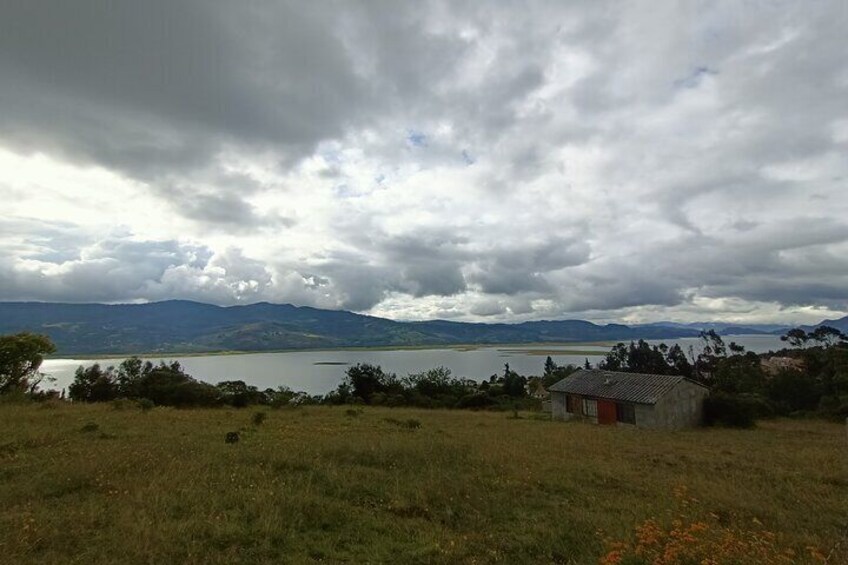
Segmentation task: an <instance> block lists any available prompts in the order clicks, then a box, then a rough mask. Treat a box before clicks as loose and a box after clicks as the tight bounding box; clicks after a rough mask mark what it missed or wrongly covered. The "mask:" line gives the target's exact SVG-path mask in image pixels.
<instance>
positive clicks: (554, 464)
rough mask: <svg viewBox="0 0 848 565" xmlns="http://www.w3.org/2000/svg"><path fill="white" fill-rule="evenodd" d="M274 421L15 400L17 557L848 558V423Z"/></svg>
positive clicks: (2, 538) (8, 520)
mask: <svg viewBox="0 0 848 565" xmlns="http://www.w3.org/2000/svg"><path fill="white" fill-rule="evenodd" d="M256 412H257V410H256V409H251V408H247V409H242V410H237V409H204V410H199V409H198V410H176V409H168V408H154V409H152V410H148V411H141V410H139V409H138V408H136V407H135V406H133V405H129V404H127V405H122V404H118V405H116V406H113V405H108V404H107V405H70V404H61V403H54V404H45V405H38V404H32V405H8V404H7V405H0V561H2V562H6V563H20V564H23V563H39V564H45V563H86V564H93V563H119V562H120V563H233V562H248V563H280V562H284V563H287V562H291V563H304V562H331V563H332V562H344V561H348V562H386V563H389V562H391V563H496V562H502V563H535V562H539V563H597V562H599V560H601V559H604V562H607V563H614V562H618V561H619V560H621V561H622V562H627V563H639V562H640V561H638V560H634V557H633V555H634V554H635V553H638V552H642V553H641V555H643V557H644V556H645V555H648V553H646V551H648V550H650V549H651V544H652V543H653V544H654V545H655V546H656V547H654V548H653V549H657V548H659V547H660V546H659V545H657V544H660V543H661V544H664V545H663V546H662V547H663V548H665V550H666V551H670V550H668V548H667V546H668V545H669V544H670V541H669V540H670V539H671V538H674V539H675V540H677V537H676V536H678V533H676V532H678V530H679V531H681V532H682V531H684V530H685V531H686V532H688V534H687V535H689V536H690V538H692V540H690V541H688V542H686V543H689V544H690V545H691V546H693V548H694V547H695V546H697V545H698V544H699V543H704V544H706V543H708V541H709V540H712V541H709V543H716V544H719V543H723V544H726V545H727V544H729V545H727V552H728V553H727V554H726V556H725V557H724V558H723V557H722V556H721V555H718V554H716V556H717V559H719V560H718V561H716V562H717V563H725V562H726V563H744V562H757V561H761V560H762V559H765V558H766V557H763V556H768V559H773V560H774V561H773V562H781V563H782V562H792V563H805V562H818V561H822V560H828V562H830V563H843V562H848V540H846V528H848V442H846V433H845V427H844V426H841V425H837V424H829V423H825V422H819V421H789V420H782V421H774V422H764V423H761V424H760V425H759V427H758V428H756V429H754V430H726V429H699V430H692V431H686V432H676V433H669V432H655V431H650V432H649V431H640V430H629V429H616V428H602V427H593V426H590V425H586V424H579V423H561V422H551V421H549V420H546V419H544V418H543V417H541V416H542V415H540V414H521V415H520V417H519V418H518V419H515V418H513V417H512V416H513V415H512V413H509V414H505V413H502V412H469V411H458V410H457V411H435V410H434V411H430V410H415V409H401V408H396V409H389V408H369V407H364V408H351V407H344V406H341V407H325V406H320V407H319V406H316V407H303V408H292V409H281V410H266V412H267V414H266V417H265V418H264V421H262V418H261V417H260V418H257V417H255V413H256ZM230 431H240V440H239V441H238V442H237V443H231V444H228V443H226V442H225V441H224V439H225V436H226V434H227V432H230ZM695 524H697V525H698V526H697V527H695V526H693V525H695ZM689 526H692V528H689ZM687 528H689V529H687ZM649 530H650V531H653V532H654V536H655V537H657V536H659V537H660V538H663V536H665V537H664V538H663V539H664V540H665V541H662V542H657V541H656V540H655V539H654V537H651V536H648V535H647V534H646V532H648V533H650V532H649ZM690 530H691V531H690ZM657 531H659V532H660V533H657ZM711 532H712V533H711ZM669 536H670V537H669ZM681 539H683V540H684V541H679V540H677V541H679V543H684V542H685V540H689V538H685V537H683V538H681ZM677 541H675V543H677ZM733 543H735V544H736V546H734V547H735V549H734V547H731V545H732V544H733ZM710 547H711V548H712V547H713V546H710ZM716 547H717V546H716ZM722 547H724V546H722ZM684 549H685V548H684ZM690 549H692V548H690ZM702 549H703V551H708V550H709V551H712V552H714V548H713V549H709V548H707V546H704V548H702ZM678 550H680V549H679V548H678ZM680 551H682V550H680ZM693 551H694V553H697V551H695V550H694V549H693ZM698 551H700V550H698ZM734 551H735V553H734ZM757 551H762V553H756V552H757ZM634 552H635V553H634ZM740 552H742V553H740ZM744 552H750V553H749V554H747V555H748V557H749V558H750V561H748V560H747V559H748V557H743V558H740V557H739V555H742V554H743V553H744ZM680 555H684V554H680ZM685 555H688V554H685ZM672 557H673V556H672ZM628 559H629V561H628ZM645 559H646V558H645ZM680 559H681V562H682V561H683V559H682V558H680ZM722 559H725V560H722ZM784 559H785V560H786V561H784ZM668 562H676V561H668Z"/></svg>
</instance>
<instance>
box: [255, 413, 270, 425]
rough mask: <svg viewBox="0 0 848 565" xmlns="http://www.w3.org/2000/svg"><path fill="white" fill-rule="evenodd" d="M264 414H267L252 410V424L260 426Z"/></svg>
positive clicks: (263, 419)
mask: <svg viewBox="0 0 848 565" xmlns="http://www.w3.org/2000/svg"><path fill="white" fill-rule="evenodd" d="M266 416H267V414H265V412H254V413H253V418H252V421H253V425H254V426H261V425H262V422H264V421H265V417H266Z"/></svg>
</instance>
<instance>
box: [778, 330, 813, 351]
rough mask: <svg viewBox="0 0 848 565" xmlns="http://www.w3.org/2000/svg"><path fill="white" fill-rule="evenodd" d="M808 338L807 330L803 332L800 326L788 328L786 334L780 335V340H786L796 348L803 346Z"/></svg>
mask: <svg viewBox="0 0 848 565" xmlns="http://www.w3.org/2000/svg"><path fill="white" fill-rule="evenodd" d="M809 340H810V336H808V335H807V332H805V331H804V330H802V329H801V328H795V329H794V330H789V331H788V332H786V335H782V336H780V341H787V342H789V345H791V346H792V347H794V348H796V349H798V348H803V347H804V346H806V345H807V342H808V341H809Z"/></svg>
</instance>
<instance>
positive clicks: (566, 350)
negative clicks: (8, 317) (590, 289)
mask: <svg viewBox="0 0 848 565" xmlns="http://www.w3.org/2000/svg"><path fill="white" fill-rule="evenodd" d="M616 343H618V342H617V341H580V342H577V341H569V342H536V343H472V344H451V345H444V344H442V345H374V346H362V347H319V348H291V349H263V350H253V351H245V350H219V351H192V352H178V351H150V352H144V353H58V354H54V355H50V356H48V357H46V359H91V360H98V359H125V358H128V357H141V358H144V359H153V358H163V359H164V358H175V357H212V356H225V355H255V354H260V353H312V352H316V353H317V352H321V351H415V350H432V349H452V350H455V351H475V350H477V349H499V350H502V351H504V352H507V353H524V354H526V355H540V356H541V355H551V356H554V355H584V356H601V355H606V352H605V351H595V350H590V349H585V347H587V346H590V347H591V346H593V347H613V346H614V345H615V344H616ZM581 347H583V348H584V349H581Z"/></svg>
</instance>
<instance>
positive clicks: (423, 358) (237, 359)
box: [41, 335, 784, 394]
mask: <svg viewBox="0 0 848 565" xmlns="http://www.w3.org/2000/svg"><path fill="white" fill-rule="evenodd" d="M724 339H725V342H726V343H730V342H731V341H735V342H736V343H738V344H740V345H744V346H745V347H746V348H747V349H748V350H749V351H754V352H756V353H764V352H767V351H770V350H776V349H781V348H782V347H783V346H784V344H783V343H782V342H781V341H780V338H779V337H778V336H770V335H745V336H728V337H726V338H724ZM662 341H663V342H665V343H666V344H668V345H672V344H675V343H677V344H680V346H681V347H683V349H684V351H686V350H688V348H689V346H693V347H694V348H695V350H696V351H697V350H698V346H699V339H698V338H682V339H671V340H668V339H667V340H662ZM651 343H659V341H652V342H651ZM611 346H612V344H606V343H605V344H567V345H564V344H534V345H496V346H480V347H474V346H469V347H456V348H444V349H390V350H381V349H349V350H335V351H288V352H279V353H244V354H238V355H198V356H189V357H181V356H167V355H166V356H154V357H147V356H145V357H144V358H145V359H150V360H151V361H154V362H158V361H159V360H160V359H161V360H163V361H166V362H171V361H178V362H179V363H180V364H181V365H182V366H183V368H184V369H185V370H186V372H188V373H189V374H190V375H192V376H193V377H195V378H197V379H200V380H203V381H206V382H209V383H218V382H221V381H227V380H243V381H245V382H246V383H248V384H251V385H255V386H257V387H259V388H260V389H265V388H276V387H278V386H287V387H289V388H291V389H292V390H295V391H304V392H306V393H309V394H326V393H327V392H330V391H331V390H333V389H335V388H336V387H337V386H338V385H339V383H340V382H341V381H342V379H343V378H344V373H345V370H346V368H347V367H348V366H350V365H355V364H356V363H371V364H373V365H380V366H382V368H383V370H385V371H387V372H393V373H396V374H397V375H398V376H399V377H404V376H406V375H407V374H409V373H417V372H420V371H426V370H427V369H432V368H433V367H438V366H440V365H441V366H444V367H447V368H449V369H450V370H451V371H452V372H453V374H454V376H457V377H466V378H470V379H474V380H476V381H480V380H483V379H488V378H489V376H491V375H492V374H495V373H502V372H503V367H504V364H505V363H509V366H510V368H511V369H512V370H514V371H517V372H518V373H520V374H522V375H526V376H529V375H539V374H541V373H542V372H543V366H544V363H545V358H546V357H547V356H548V355H550V356H551V358H552V359H553V360H554V361H555V362H556V363H557V364H560V365H566V364H568V363H572V364H575V365H582V364H583V363H584V362H585V360H586V359H587V358H588V359H589V362H590V363H592V364H595V363H597V362H598V361H599V360H600V359H601V357H602V356H603V355H605V354H606V352H607V351H609V349H610V347H611ZM122 360H123V358H115V359H96V360H94V359H86V358H84V357H83V358H78V359H48V360H45V361H44V364H43V365H42V367H41V371H42V372H43V373H45V374H47V375H48V376H50V377H52V378H54V379H55V382H54V383H53V384H51V385H48V386H46V387H45V388H55V389H57V390H59V389H62V388H67V386H68V385H69V384H70V383H71V382H72V381H73V378H74V371H75V370H76V369H77V367H79V366H80V365H83V366H86V367H88V366H90V365H93V364H94V363H99V364H100V365H101V366H103V367H107V366H109V365H117V364H118V363H120V362H121V361H122Z"/></svg>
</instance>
